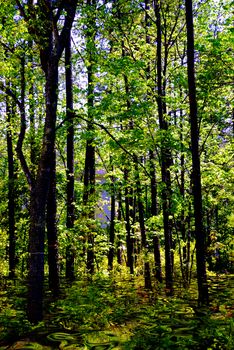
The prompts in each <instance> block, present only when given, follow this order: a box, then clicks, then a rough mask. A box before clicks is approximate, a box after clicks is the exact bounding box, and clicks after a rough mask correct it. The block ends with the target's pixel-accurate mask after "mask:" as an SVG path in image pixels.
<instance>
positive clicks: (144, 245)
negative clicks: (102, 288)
mask: <svg viewBox="0 0 234 350" xmlns="http://www.w3.org/2000/svg"><path fill="white" fill-rule="evenodd" d="M135 179H136V190H137V204H138V214H139V224H140V230H141V245H142V248H143V254H144V278H145V288H146V289H152V284H151V274H150V264H149V260H148V259H149V254H148V244H147V239H146V229H145V218H144V204H143V200H142V190H141V184H140V176H139V170H138V160H137V157H136V159H135Z"/></svg>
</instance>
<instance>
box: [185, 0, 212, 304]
mask: <svg viewBox="0 0 234 350" xmlns="http://www.w3.org/2000/svg"><path fill="white" fill-rule="evenodd" d="M185 6H186V28H187V69H188V86H189V107H190V130H191V148H192V171H193V173H192V183H193V199H194V217H195V236H196V260H197V282H198V303H199V304H208V300H209V298H208V285H207V276H206V249H205V232H204V227H203V212H202V191H201V172H200V155H199V129H198V113H197V97H196V80H195V64H194V61H195V58H194V27H193V6H192V0H186V1H185Z"/></svg>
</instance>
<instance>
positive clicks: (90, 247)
mask: <svg viewBox="0 0 234 350" xmlns="http://www.w3.org/2000/svg"><path fill="white" fill-rule="evenodd" d="M87 8H88V12H89V13H88V16H89V18H88V22H89V24H88V27H87V30H86V47H87V56H88V67H87V72H88V94H87V105H88V123H87V131H88V133H89V136H88V139H87V142H86V154H85V171H84V193H83V203H84V206H85V207H86V208H85V211H86V213H85V215H86V216H88V217H89V218H91V219H93V220H94V219H95V210H94V197H95V146H94V124H93V121H94V120H93V109H94V71H95V70H94V64H95V60H96V57H95V55H96V52H95V50H96V48H95V35H96V14H95V11H96V0H87ZM94 258H95V256H94V236H93V234H92V232H91V229H90V232H89V233H88V235H87V263H86V265H87V270H88V272H89V273H91V274H92V273H94Z"/></svg>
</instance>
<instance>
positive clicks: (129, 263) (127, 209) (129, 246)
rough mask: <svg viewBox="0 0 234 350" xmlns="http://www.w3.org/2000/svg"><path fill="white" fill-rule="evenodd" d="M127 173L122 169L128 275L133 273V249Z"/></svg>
mask: <svg viewBox="0 0 234 350" xmlns="http://www.w3.org/2000/svg"><path fill="white" fill-rule="evenodd" d="M128 177H129V171H128V170H127V169H124V180H125V226H126V233H127V236H126V243H127V266H128V267H129V269H130V273H131V274H133V273H134V257H133V248H134V240H133V237H132V235H131V218H130V203H129V202H130V191H129V185H128V180H129V179H128Z"/></svg>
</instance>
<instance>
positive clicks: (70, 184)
mask: <svg viewBox="0 0 234 350" xmlns="http://www.w3.org/2000/svg"><path fill="white" fill-rule="evenodd" d="M65 72H66V109H67V118H68V128H67V221H66V225H67V229H68V232H69V237H68V242H70V243H69V244H68V245H67V247H66V278H67V279H69V280H70V281H73V280H74V279H75V267H74V261H75V254H74V247H73V243H72V242H73V237H72V235H73V232H72V230H73V228H74V222H75V205H74V201H75V198H74V122H73V79H72V60H71V33H69V38H68V40H67V43H66V47H65Z"/></svg>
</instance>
